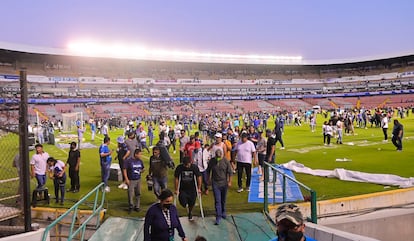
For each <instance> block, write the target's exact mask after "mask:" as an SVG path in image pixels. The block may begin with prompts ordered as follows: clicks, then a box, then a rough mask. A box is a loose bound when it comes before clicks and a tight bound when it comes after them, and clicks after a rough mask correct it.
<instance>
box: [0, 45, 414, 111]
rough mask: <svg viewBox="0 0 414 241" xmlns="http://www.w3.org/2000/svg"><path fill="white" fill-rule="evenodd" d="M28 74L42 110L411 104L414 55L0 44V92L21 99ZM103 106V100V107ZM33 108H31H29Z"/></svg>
mask: <svg viewBox="0 0 414 241" xmlns="http://www.w3.org/2000/svg"><path fill="white" fill-rule="evenodd" d="M21 68H25V69H26V70H27V73H28V85H29V98H30V101H31V102H30V104H31V105H32V107H33V106H35V107H36V108H37V109H38V110H39V111H40V112H41V113H43V114H44V115H46V116H50V117H52V116H54V117H56V118H59V116H60V115H61V114H62V113H67V112H80V111H82V112H85V113H87V116H88V117H89V116H94V117H100V118H107V117H111V116H116V115H119V114H122V115H124V116H145V115H161V114H163V115H174V114H184V115H189V114H191V113H203V112H210V113H212V112H217V111H219V112H232V113H242V112H246V111H247V112H248V111H256V110H262V111H269V112H270V111H274V110H297V109H298V108H299V109H304V110H305V109H310V108H312V106H313V105H319V106H321V107H322V108H325V109H330V108H336V107H340V108H353V107H355V106H356V105H357V102H358V103H360V105H361V106H364V107H366V108H375V107H378V106H384V105H386V106H401V105H404V106H411V105H412V102H413V100H412V99H413V98H412V93H414V92H413V91H414V88H413V86H414V71H413V70H414V55H411V56H402V57H397V58H389V59H381V60H372V61H365V62H356V63H345V64H333V65H247V64H211V63H182V62H158V61H143V60H120V59H103V58H86V57H74V56H59V55H41V54H35V53H25V52H18V51H10V50H4V49H3V50H0V83H2V87H1V91H0V98H2V99H3V100H4V101H5V100H10V99H13V98H18V90H19V83H18V73H17V71H18V70H20V69H21ZM103 105H105V106H103ZM29 114H30V115H32V116H33V115H35V114H36V113H35V112H34V111H33V110H29Z"/></svg>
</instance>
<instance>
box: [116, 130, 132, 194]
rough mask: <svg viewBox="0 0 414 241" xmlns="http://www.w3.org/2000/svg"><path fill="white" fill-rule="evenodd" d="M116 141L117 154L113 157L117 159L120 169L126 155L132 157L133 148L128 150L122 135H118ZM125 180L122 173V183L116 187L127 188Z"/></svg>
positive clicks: (122, 167)
mask: <svg viewBox="0 0 414 241" xmlns="http://www.w3.org/2000/svg"><path fill="white" fill-rule="evenodd" d="M116 141H117V142H118V148H117V149H116V153H117V156H116V157H115V158H116V159H118V163H119V168H120V169H121V171H122V170H123V169H124V164H125V160H126V159H127V158H128V157H134V151H135V149H134V150H132V151H130V150H129V148H128V145H127V144H126V143H125V138H124V137H123V136H119V137H118V138H117V139H116ZM131 152H132V155H131ZM125 180H126V177H125V175H124V174H123V173H122V183H121V184H120V185H119V186H118V188H121V189H125V190H126V189H128V185H127V183H126V181H125Z"/></svg>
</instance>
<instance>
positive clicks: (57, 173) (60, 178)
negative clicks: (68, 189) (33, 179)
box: [47, 157, 66, 205]
mask: <svg viewBox="0 0 414 241" xmlns="http://www.w3.org/2000/svg"><path fill="white" fill-rule="evenodd" d="M47 165H48V167H49V177H50V178H52V179H53V185H54V187H55V197H56V203H59V191H60V194H61V195H60V205H63V200H65V184H66V173H65V163H64V162H62V161H61V160H56V159H55V158H53V157H49V158H48V159H47Z"/></svg>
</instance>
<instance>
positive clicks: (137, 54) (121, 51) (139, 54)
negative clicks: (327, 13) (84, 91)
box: [67, 41, 302, 64]
mask: <svg viewBox="0 0 414 241" xmlns="http://www.w3.org/2000/svg"><path fill="white" fill-rule="evenodd" d="M67 50H68V54H70V55H76V56H85V57H104V58H125V59H141V60H158V61H176V62H200V63H203V62H207V63H228V64H301V63H302V57H301V56H276V55H256V54H250V55H241V54H224V53H199V52H194V51H181V50H166V49H150V48H147V47H144V46H139V45H128V44H122V43H115V44H103V43H98V42H92V41H77V42H71V43H70V44H68V47H67Z"/></svg>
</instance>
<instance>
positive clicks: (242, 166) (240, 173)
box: [237, 162, 252, 188]
mask: <svg viewBox="0 0 414 241" xmlns="http://www.w3.org/2000/svg"><path fill="white" fill-rule="evenodd" d="M243 169H244V170H245V171H246V178H247V179H246V188H249V187H250V179H251V178H252V164H251V163H244V162H237V184H238V186H239V188H242V187H243V185H242V177H243Z"/></svg>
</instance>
